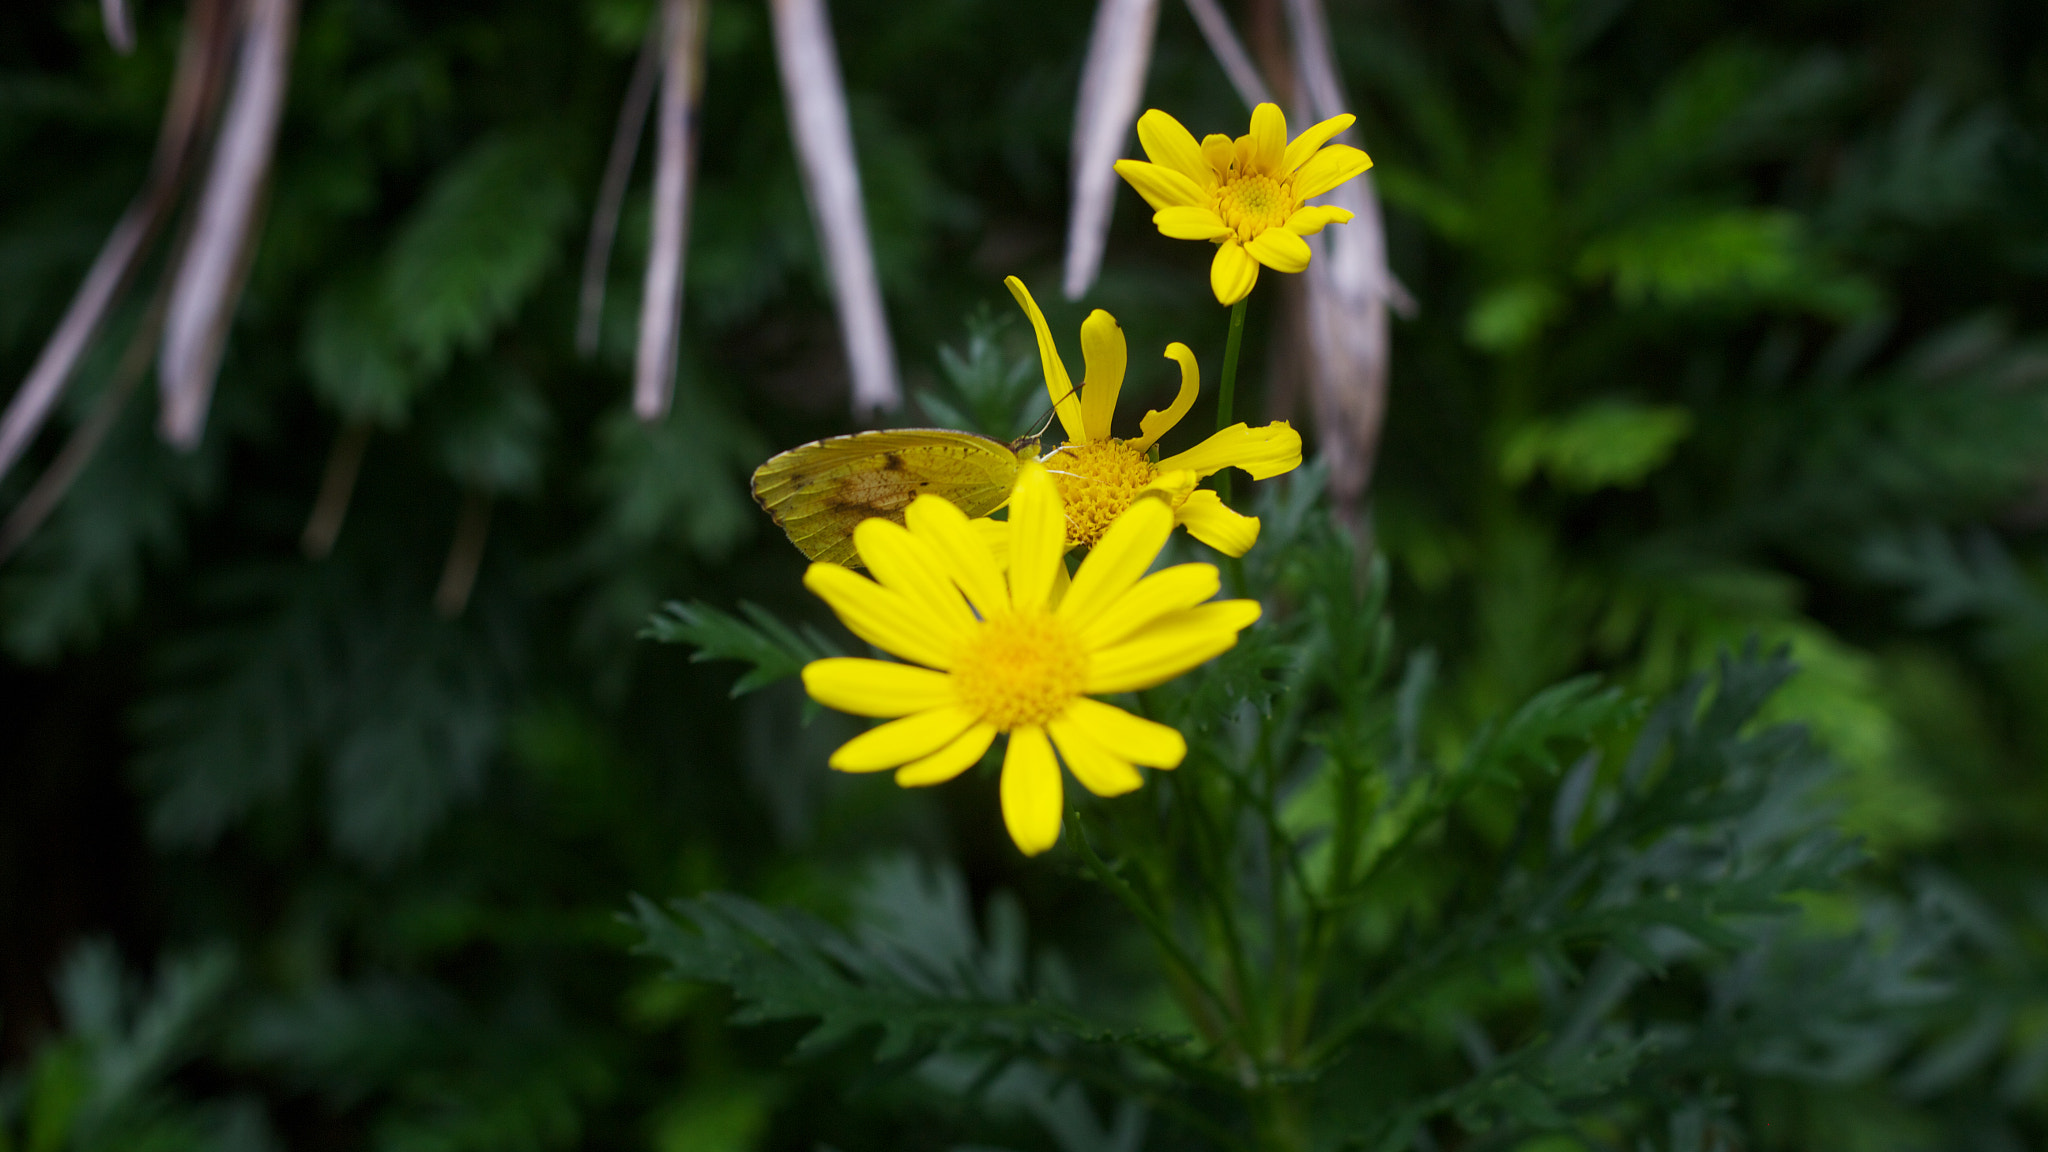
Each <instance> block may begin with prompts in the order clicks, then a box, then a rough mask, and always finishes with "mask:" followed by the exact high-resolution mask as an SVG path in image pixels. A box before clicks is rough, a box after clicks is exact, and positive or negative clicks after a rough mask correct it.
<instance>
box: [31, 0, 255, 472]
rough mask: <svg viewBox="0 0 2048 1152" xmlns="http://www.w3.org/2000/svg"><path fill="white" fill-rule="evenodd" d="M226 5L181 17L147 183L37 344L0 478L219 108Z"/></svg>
mask: <svg viewBox="0 0 2048 1152" xmlns="http://www.w3.org/2000/svg"><path fill="white" fill-rule="evenodd" d="M232 23H233V22H232V21H231V20H229V19H228V7H227V0H196V2H195V3H194V4H193V6H192V9H191V12H190V14H189V15H187V17H186V19H185V34H184V38H183V42H182V43H181V44H180V46H179V49H178V66H177V71H176V73H175V74H174V76H173V79H172V81H171V92H170V97H169V99H168V100H167V101H166V102H165V105H164V119H163V125H162V127H160V128H159V129H158V131H157V143H156V157H155V160H154V161H153V163H152V164H151V166H150V173H149V179H148V181H147V182H146V183H144V185H143V187H142V191H141V192H140V193H138V194H137V195H136V197H135V200H134V202H133V203H131V204H130V205H129V206H128V210H127V211H126V212H124V213H122V215H121V219H120V221H119V222H117V223H116V224H115V225H114V230H113V232H112V233H111V234H109V235H108V237H107V241H106V243H105V244H104V245H102V246H101V247H100V253H99V255H98V256H97V257H95V258H94V260H93V263H92V268H91V269H90V270H89V271H88V272H87V273H86V275H85V281H84V282H83V283H82V284H80V285H79V288H78V293H77V295H75V296H73V297H72V299H71V304H70V306H69V307H68V308H66V309H65V310H64V318H63V319H62V320H60V321H59V322H58V324H57V329H56V331H54V332H52V333H51V334H50V339H49V342H48V343H46V344H45V345H43V350H42V352H41V354H39V355H38V356H37V357H36V362H35V365H34V366H33V367H32V368H30V369H29V374H28V378H27V379H26V380H23V381H22V384H21V388H20V389H19V390H17V391H16V392H15V394H14V396H13V398H12V399H11V400H9V401H8V404H7V411H6V414H5V415H4V416H0V476H4V475H6V474H7V472H8V470H9V469H11V468H13V467H14V463H15V461H17V460H19V459H20V458H21V454H22V452H24V451H26V450H27V448H28V445H29V442H30V441H31V440H33V439H34V438H35V434H36V432H37V431H38V430H39V429H41V428H42V426H43V422H44V421H45V420H47V419H49V415H50V411H51V409H52V408H53V407H55V405H56V403H57V398H58V397H59V396H61V395H63V393H64V386H65V384H66V383H67V382H69V380H70V379H71V373H72V371H73V370H74V369H75V368H77V366H78V360H79V358H80V357H81V356H83V355H84V354H85V350H86V348H87V346H88V345H90V344H91V343H92V338H93V334H94V333H95V332H97V331H98V330H99V326H100V324H101V323H102V322H103V321H104V320H105V319H106V315H107V309H108V308H109V307H110V306H111V305H112V304H113V302H114V300H115V298H116V297H117V296H119V295H120V293H121V289H122V288H123V286H125V285H126V284H127V282H128V278H129V276H130V275H132V274H133V273H134V271H135V267H136V265H137V263H139V262H140V260H141V259H142V256H143V254H144V253H145V252H146V251H147V250H148V248H149V244H150V241H151V240H152V239H154V238H155V236H156V233H157V231H158V229H159V228H160V227H161V226H162V224H163V221H164V218H165V217H166V216H167V215H168V214H169V212H170V209H171V205H172V204H173V203H174V202H175V201H176V199H177V193H178V185H179V183H180V181H181V179H182V177H183V174H184V171H185V168H186V166H187V163H188V161H189V160H190V157H191V155H192V153H193V151H194V146H195V144H196V142H197V140H198V137H199V128H200V125H201V124H202V123H203V122H204V121H205V120H206V118H207V116H208V114H209V113H210V112H211V111H212V109H213V108H214V107H215V106H216V105H217V104H218V102H219V99H220V92H221V89H222V83H221V77H222V75H223V73H224V72H225V71H226V60H227V56H228V51H229V47H230V45H231V44H232V43H233V28H232Z"/></svg>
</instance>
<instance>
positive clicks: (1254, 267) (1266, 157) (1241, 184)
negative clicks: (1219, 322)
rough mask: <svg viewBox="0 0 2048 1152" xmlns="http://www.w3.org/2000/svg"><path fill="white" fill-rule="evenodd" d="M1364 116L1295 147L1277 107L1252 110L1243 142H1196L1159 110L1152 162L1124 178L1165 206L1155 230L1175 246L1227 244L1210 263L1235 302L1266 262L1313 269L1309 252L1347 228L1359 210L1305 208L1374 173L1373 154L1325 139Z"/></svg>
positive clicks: (1146, 143) (1214, 284)
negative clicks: (1326, 234)
mask: <svg viewBox="0 0 2048 1152" xmlns="http://www.w3.org/2000/svg"><path fill="white" fill-rule="evenodd" d="M1356 119H1357V117H1355V116H1352V115H1351V114H1349V113H1346V114H1344V115H1342V116H1332V117H1330V118H1329V119H1328V120H1325V121H1323V122H1322V123H1320V124H1318V125H1316V126H1315V127H1313V128H1310V129H1309V130H1308V131H1306V132H1303V133H1302V134H1301V135H1299V136H1296V137H1295V138H1294V139H1293V140H1292V141H1290V140H1288V139H1287V117H1286V116H1285V115H1283V114H1282V113H1281V111H1280V107H1279V105H1277V104H1261V105H1259V106H1258V107H1257V108H1254V109H1252V128H1251V132H1250V133H1249V134H1247V135H1244V136H1239V137H1238V138H1237V139H1236V140H1232V139H1231V138H1230V137H1228V136H1225V135H1222V134H1221V133H1216V134H1213V135H1210V136H1206V137H1204V138H1203V140H1202V142H1201V143H1200V144H1197V143H1195V137H1194V135H1193V133H1190V132H1189V131H1188V130H1187V129H1186V128H1183V127H1181V123H1180V121H1178V120H1175V119H1174V118H1173V117H1171V116H1169V115H1167V114H1166V113H1164V112H1161V111H1160V110H1158V109H1157V108H1154V109H1152V110H1151V111H1148V112H1146V113H1145V114H1144V115H1143V116H1140V117H1139V118H1138V143H1139V144H1140V145H1141V146H1143V147H1144V149H1145V155H1146V157H1147V158H1149V159H1150V160H1151V163H1149V164H1148V163H1146V162H1145V161H1144V160H1119V161H1117V162H1116V170H1117V174H1118V175H1120V176H1122V177H1123V178H1124V179H1125V180H1126V181H1128V182H1129V183H1130V185H1131V187H1133V188H1135V189H1137V190H1138V195H1140V196H1143V197H1144V198H1145V202H1146V203H1148V204H1150V205H1152V207H1153V208H1155V209H1157V211H1156V212H1154V213H1153V216H1152V223H1154V224H1156V225H1158V226H1159V231H1160V232H1161V233H1163V234H1164V235H1167V236H1171V237H1173V238H1174V239H1176V240H1211V241H1214V242H1216V243H1217V244H1220V245H1222V247H1220V248H1218V249H1217V250H1216V260H1215V262H1214V263H1212V264H1210V265H1209V286H1210V287H1211V288H1213V289H1215V291H1216V299H1217V300H1219V301H1221V302H1222V303H1224V304H1235V303H1237V302H1238V301H1239V300H1242V299H1244V298H1245V297H1246V296H1249V295H1251V291H1252V285H1254V284H1256V283H1258V280H1259V265H1261V264H1264V265H1265V266H1266V267H1268V268H1271V269H1273V270H1274V271H1276V272H1299V271H1301V270H1302V269H1304V268H1307V267H1308V256H1309V250H1308V245H1307V244H1306V243H1305V242H1303V240H1302V237H1303V236H1313V235H1315V234H1316V233H1318V232H1320V231H1322V230H1323V225H1325V224H1344V223H1348V222H1350V220H1351V213H1350V212H1347V211H1345V210H1344V209H1342V208H1337V207H1334V206H1332V205H1328V204H1308V203H1305V201H1307V200H1309V199H1310V198H1312V197H1315V196H1320V195H1322V194H1323V193H1325V192H1328V191H1329V190H1330V189H1332V188H1335V187H1336V186H1337V185H1339V184H1342V183H1343V182H1345V181H1346V180H1349V179H1351V178H1352V177H1353V176H1356V175H1358V174H1359V173H1361V172H1364V171H1365V170H1366V169H1368V168H1370V167H1372V157H1370V156H1367V155H1366V154H1365V153H1364V152H1361V151H1359V150H1358V149H1356V148H1352V147H1350V146H1348V145H1344V144H1331V145H1329V146H1328V147H1324V142H1325V141H1327V140H1329V139H1330V138H1331V137H1333V136H1335V135H1337V134H1338V133H1340V132H1342V131H1344V130H1345V129H1346V128H1349V127H1351V125H1352V122H1353V121H1355V120H1356Z"/></svg>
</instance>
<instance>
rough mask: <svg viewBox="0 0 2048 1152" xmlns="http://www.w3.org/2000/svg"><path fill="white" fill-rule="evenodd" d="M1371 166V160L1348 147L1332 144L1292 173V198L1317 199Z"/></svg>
mask: <svg viewBox="0 0 2048 1152" xmlns="http://www.w3.org/2000/svg"><path fill="white" fill-rule="evenodd" d="M1370 167H1372V157H1370V156H1367V155H1366V154H1365V153H1363V152H1360V151H1359V150H1358V149H1356V148H1353V147H1351V146H1350V145H1348V144H1332V145H1330V146H1329V147H1328V148H1325V149H1323V150H1322V151H1321V152H1318V153H1316V154H1315V155H1314V156H1311V157H1309V159H1308V162H1307V163H1306V164H1303V165H1302V166H1301V169H1300V170H1299V171H1297V172H1295V174H1294V198H1295V199H1296V200H1307V199H1309V198H1310V197H1314V196H1321V195H1322V194H1323V193H1325V192H1328V191H1329V190H1330V189H1332V188H1335V187H1336V186H1337V185H1339V184H1342V183H1343V182H1345V181H1346V180H1349V179H1351V178H1352V177H1353V176H1356V175H1358V174H1359V173H1361V172H1363V171H1365V170H1366V169H1367V168H1370Z"/></svg>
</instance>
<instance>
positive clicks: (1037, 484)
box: [1010, 463, 1067, 611]
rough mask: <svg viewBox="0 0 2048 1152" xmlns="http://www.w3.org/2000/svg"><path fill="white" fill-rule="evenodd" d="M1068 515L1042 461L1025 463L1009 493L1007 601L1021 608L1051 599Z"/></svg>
mask: <svg viewBox="0 0 2048 1152" xmlns="http://www.w3.org/2000/svg"><path fill="white" fill-rule="evenodd" d="M1066 550H1067V514H1066V509H1065V508H1064V507H1062V506H1061V504H1060V490H1059V489H1058V488H1056V487H1054V486H1053V482H1052V477H1051V476H1050V475H1047V473H1046V471H1045V466H1044V465H1043V464H1036V463H1034V464H1026V465H1025V466H1024V467H1023V469H1022V470H1021V471H1019V472H1018V473H1017V486H1016V488H1014V489H1012V490H1011V495H1010V604H1011V606H1012V607H1014V608H1016V609H1018V610H1020V611H1022V610H1025V609H1031V608H1043V607H1045V606H1046V605H1047V604H1048V603H1050V602H1051V599H1052V584H1053V577H1054V573H1053V569H1055V568H1060V567H1063V566H1064V561H1063V560H1062V557H1063V556H1065V554H1066Z"/></svg>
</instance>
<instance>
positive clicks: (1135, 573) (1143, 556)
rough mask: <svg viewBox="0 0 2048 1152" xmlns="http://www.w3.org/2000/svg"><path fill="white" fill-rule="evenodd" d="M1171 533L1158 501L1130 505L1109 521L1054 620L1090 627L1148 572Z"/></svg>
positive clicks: (1168, 513)
mask: <svg viewBox="0 0 2048 1152" xmlns="http://www.w3.org/2000/svg"><path fill="white" fill-rule="evenodd" d="M1172 532H1173V509H1172V508H1171V507H1169V506H1168V505H1167V502H1166V501H1164V500H1134V501H1132V502H1131V506H1130V507H1129V508H1126V509H1125V510H1124V511H1123V512H1122V514H1120V515H1118V516H1117V518H1116V519H1115V520H1114V521H1113V522H1111V524H1110V526H1109V530H1108V531H1106V532H1104V533H1103V534H1102V539H1101V540H1099V541H1097V542H1096V544H1095V547H1094V548H1093V549H1091V550H1090V551H1089V553H1088V558H1087V559H1086V560H1083V561H1081V570H1080V571H1079V572H1077V573H1075V574H1074V586H1073V588H1072V590H1070V591H1069V592H1068V593H1067V598H1066V599H1065V600H1063V601H1061V602H1060V615H1061V616H1062V617H1063V618H1065V619H1066V620H1067V621H1068V622H1070V623H1071V624H1073V626H1074V627H1076V628H1086V627H1088V625H1089V624H1091V623H1093V622H1094V620H1095V618H1096V616H1097V615H1099V614H1100V613H1101V612H1102V610H1103V609H1104V608H1107V607H1109V605H1110V604H1111V603H1113V602H1114V601H1115V600H1116V599H1117V597H1119V596H1122V595H1123V594H1124V593H1125V592H1128V591H1130V589H1131V586H1132V585H1133V584H1136V583H1137V582H1138V579H1139V577H1142V576H1143V575H1145V570H1146V569H1147V568H1150V567H1152V561H1154V560H1156V559H1158V557H1159V550H1160V549H1161V548H1164V547H1166V537H1167V536H1168V535H1169V534H1171V533H1172Z"/></svg>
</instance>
